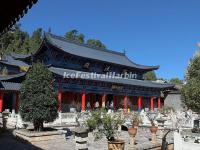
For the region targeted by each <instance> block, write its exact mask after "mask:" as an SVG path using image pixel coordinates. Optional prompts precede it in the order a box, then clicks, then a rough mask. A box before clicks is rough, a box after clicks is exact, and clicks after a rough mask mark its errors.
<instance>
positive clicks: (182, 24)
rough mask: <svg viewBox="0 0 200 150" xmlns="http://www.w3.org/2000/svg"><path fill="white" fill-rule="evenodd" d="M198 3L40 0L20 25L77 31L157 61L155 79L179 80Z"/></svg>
mask: <svg viewBox="0 0 200 150" xmlns="http://www.w3.org/2000/svg"><path fill="white" fill-rule="evenodd" d="M199 6H200V1H199V0H39V2H38V3H37V4H36V5H35V6H34V7H33V8H32V9H31V10H29V13H28V14H27V15H25V16H24V18H22V19H21V21H20V23H21V24H22V29H23V30H25V31H28V32H29V33H32V31H33V30H35V29H36V28H38V27H42V28H43V29H44V30H46V31H47V30H48V28H49V27H51V29H52V33H54V34H57V35H64V34H65V32H66V31H68V30H71V29H78V30H79V31H80V32H81V33H84V34H85V35H86V38H95V39H100V40H101V41H102V42H103V43H104V44H105V45H106V46H107V48H108V49H112V50H116V51H121V52H122V51H123V49H125V51H126V55H127V56H128V57H129V58H130V59H131V60H132V61H134V62H136V63H139V64H144V65H160V69H159V70H157V71H156V73H157V76H158V77H162V78H166V79H170V78H172V77H179V78H181V79H183V78H184V74H185V71H186V67H187V65H188V61H189V59H190V58H191V57H192V56H193V54H194V52H195V51H196V50H197V47H196V43H197V42H198V41H200V30H199V29H200V19H199V18H200V17H199V16H200V7H199Z"/></svg>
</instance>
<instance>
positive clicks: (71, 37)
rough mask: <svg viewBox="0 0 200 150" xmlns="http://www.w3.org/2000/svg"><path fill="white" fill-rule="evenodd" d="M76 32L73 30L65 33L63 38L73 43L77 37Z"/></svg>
mask: <svg viewBox="0 0 200 150" xmlns="http://www.w3.org/2000/svg"><path fill="white" fill-rule="evenodd" d="M77 33H78V31H77V30H76V29H73V30H71V31H69V32H67V33H65V38H66V39H68V40H71V41H75V40H76V37H77Z"/></svg>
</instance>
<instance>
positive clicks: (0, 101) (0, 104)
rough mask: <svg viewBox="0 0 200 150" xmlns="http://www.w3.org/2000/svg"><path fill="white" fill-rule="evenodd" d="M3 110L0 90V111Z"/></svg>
mask: <svg viewBox="0 0 200 150" xmlns="http://www.w3.org/2000/svg"><path fill="white" fill-rule="evenodd" d="M2 111H3V92H2V91H0V113H1V112H2Z"/></svg>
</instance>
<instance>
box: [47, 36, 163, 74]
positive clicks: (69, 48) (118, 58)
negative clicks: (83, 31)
mask: <svg viewBox="0 0 200 150" xmlns="http://www.w3.org/2000/svg"><path fill="white" fill-rule="evenodd" d="M45 37H46V38H45V39H46V40H47V42H48V43H50V44H51V45H53V46H55V47H57V48H59V49H61V50H63V51H65V52H67V53H70V54H73V55H76V56H80V57H85V58H90V59H95V60H100V61H105V62H109V63H114V64H118V65H123V66H127V67H133V68H137V69H144V70H155V69H158V68H159V66H144V65H139V64H136V63H134V62H132V61H131V60H130V59H128V57H127V56H126V55H125V54H124V53H120V52H116V51H111V50H106V49H98V48H91V47H90V46H88V45H86V44H78V43H76V42H73V41H69V40H67V39H65V38H63V37H60V36H56V35H53V34H50V33H46V34H45Z"/></svg>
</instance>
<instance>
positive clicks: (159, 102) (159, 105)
mask: <svg viewBox="0 0 200 150" xmlns="http://www.w3.org/2000/svg"><path fill="white" fill-rule="evenodd" d="M160 108H161V101H160V97H158V109H160Z"/></svg>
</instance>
